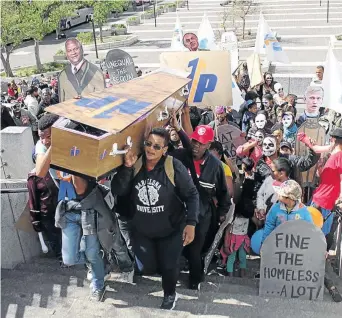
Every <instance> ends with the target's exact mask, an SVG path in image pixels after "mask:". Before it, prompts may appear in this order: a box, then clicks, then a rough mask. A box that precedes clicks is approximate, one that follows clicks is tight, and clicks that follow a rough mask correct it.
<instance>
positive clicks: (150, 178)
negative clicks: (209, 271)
mask: <svg viewBox="0 0 342 318" xmlns="http://www.w3.org/2000/svg"><path fill="white" fill-rule="evenodd" d="M168 143H169V133H168V131H167V130H166V129H164V128H154V129H153V130H152V131H151V133H150V134H149V136H148V138H147V139H146V140H145V141H144V153H143V155H142V156H141V157H140V158H139V159H138V160H137V156H136V155H134V154H133V153H132V151H131V150H129V151H128V152H127V153H126V155H125V159H124V165H122V166H121V167H120V168H119V169H118V171H117V174H116V175H115V176H114V177H113V180H112V184H111V188H112V193H113V194H116V195H119V196H123V195H127V194H130V199H131V204H132V208H133V219H132V223H133V224H132V225H133V229H132V246H133V251H134V253H135V255H136V257H137V259H138V260H139V263H140V264H141V265H142V266H141V268H140V269H141V270H142V272H143V273H154V272H156V271H157V270H159V271H160V272H161V275H162V286H163V290H164V299H163V303H162V305H161V308H162V309H172V308H174V306H175V302H176V283H177V278H178V273H179V269H178V267H179V259H180V256H181V253H182V249H183V246H186V245H188V244H190V243H191V242H192V241H193V239H194V236H195V226H196V224H197V222H198V213H199V197H198V192H197V189H196V187H195V185H194V183H193V181H192V178H191V176H190V175H189V174H188V171H187V170H186V168H185V167H184V166H183V164H182V163H181V162H180V161H179V160H177V159H175V158H173V157H170V156H167V154H166V153H167V148H168Z"/></svg>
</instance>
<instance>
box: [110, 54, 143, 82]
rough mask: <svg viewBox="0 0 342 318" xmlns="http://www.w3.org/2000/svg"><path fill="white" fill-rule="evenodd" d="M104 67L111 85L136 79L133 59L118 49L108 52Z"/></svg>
mask: <svg viewBox="0 0 342 318" xmlns="http://www.w3.org/2000/svg"><path fill="white" fill-rule="evenodd" d="M105 65H106V68H107V70H108V73H109V76H110V78H111V80H112V83H113V84H119V83H124V82H128V81H130V80H132V79H133V78H135V77H138V74H137V71H136V69H135V66H134V62H133V58H132V57H131V56H130V55H129V54H128V53H127V52H125V51H123V50H120V49H113V50H110V51H109V52H108V53H107V55H106V60H105Z"/></svg>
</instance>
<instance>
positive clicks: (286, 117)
mask: <svg viewBox="0 0 342 318" xmlns="http://www.w3.org/2000/svg"><path fill="white" fill-rule="evenodd" d="M281 121H282V123H283V125H284V127H285V128H289V127H290V126H291V124H292V121H293V117H292V116H290V115H284V116H283V118H282V120H281Z"/></svg>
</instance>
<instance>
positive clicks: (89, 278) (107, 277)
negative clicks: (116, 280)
mask: <svg viewBox="0 0 342 318" xmlns="http://www.w3.org/2000/svg"><path fill="white" fill-rule="evenodd" d="M110 277H111V274H110V272H108V273H107V274H105V277H104V281H105V282H106V281H107V280H108V279H109V278H110ZM92 279H93V274H92V273H91V271H90V273H89V272H88V273H87V280H89V281H92ZM89 287H90V288H93V282H91V283H90V285H89Z"/></svg>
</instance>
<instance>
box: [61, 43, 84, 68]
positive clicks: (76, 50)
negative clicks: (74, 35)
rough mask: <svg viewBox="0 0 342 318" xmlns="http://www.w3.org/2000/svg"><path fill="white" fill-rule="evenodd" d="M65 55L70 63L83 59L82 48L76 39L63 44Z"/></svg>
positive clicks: (76, 62) (74, 63)
mask: <svg viewBox="0 0 342 318" xmlns="http://www.w3.org/2000/svg"><path fill="white" fill-rule="evenodd" d="M65 51H66V56H67V59H68V60H69V62H70V63H71V64H72V65H75V66H76V65H77V64H79V63H80V62H81V61H82V60H83V50H82V47H81V45H80V44H79V43H78V42H76V41H69V42H67V44H66V46H65Z"/></svg>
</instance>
